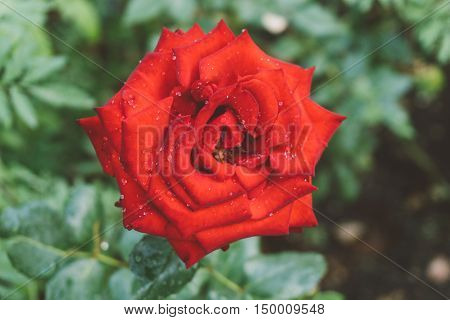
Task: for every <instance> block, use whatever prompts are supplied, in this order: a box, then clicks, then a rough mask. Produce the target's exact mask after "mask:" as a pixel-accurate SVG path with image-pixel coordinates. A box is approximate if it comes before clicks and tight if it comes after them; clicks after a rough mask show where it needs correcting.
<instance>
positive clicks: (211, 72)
mask: <svg viewBox="0 0 450 320" xmlns="http://www.w3.org/2000/svg"><path fill="white" fill-rule="evenodd" d="M280 68H281V69H283V70H284V71H285V72H286V74H287V81H288V85H289V87H290V88H291V90H294V89H295V88H296V87H297V85H298V84H299V83H307V82H308V80H307V79H311V71H307V70H305V69H303V68H301V67H299V66H296V65H293V64H290V63H286V62H283V61H280V60H277V59H275V58H272V57H271V56H269V55H267V54H266V53H264V52H263V51H262V50H261V49H260V48H259V47H258V46H257V45H256V44H255V43H254V42H253V40H252V39H251V37H250V35H249V34H248V32H247V31H244V32H243V33H242V34H240V35H239V36H238V37H236V39H235V40H233V41H232V42H230V44H228V45H227V46H226V47H224V48H222V49H220V50H219V51H217V52H216V53H214V54H212V55H210V56H208V57H206V58H203V59H202V60H201V61H200V79H201V80H204V81H211V82H215V83H217V84H218V85H219V86H225V85H229V84H231V83H234V82H236V81H237V79H238V76H241V77H242V76H246V75H249V74H255V73H257V72H259V71H261V70H264V69H280Z"/></svg>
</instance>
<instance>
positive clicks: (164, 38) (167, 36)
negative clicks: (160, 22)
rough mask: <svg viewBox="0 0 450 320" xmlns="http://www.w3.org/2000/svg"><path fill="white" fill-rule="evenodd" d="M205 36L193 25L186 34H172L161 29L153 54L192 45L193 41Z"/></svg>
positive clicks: (197, 26) (196, 25)
mask: <svg viewBox="0 0 450 320" xmlns="http://www.w3.org/2000/svg"><path fill="white" fill-rule="evenodd" d="M204 35H205V33H204V32H203V30H202V28H200V26H199V25H198V24H197V23H195V24H194V25H193V26H192V28H191V29H189V31H187V32H184V33H182V32H172V31H170V30H169V29H167V28H163V30H162V33H161V36H160V38H159V41H158V44H157V45H156V48H155V52H161V51H166V50H169V51H171V50H172V49H173V48H177V47H182V46H186V45H189V44H191V43H193V42H194V41H195V40H198V39H200V38H202V37H203V36H204Z"/></svg>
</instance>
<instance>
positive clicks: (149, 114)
mask: <svg viewBox="0 0 450 320" xmlns="http://www.w3.org/2000/svg"><path fill="white" fill-rule="evenodd" d="M172 101H173V98H172V97H168V98H166V99H164V100H161V101H159V102H158V103H157V104H156V106H150V107H148V108H146V109H144V110H142V111H141V112H139V113H135V114H133V115H131V116H130V117H128V118H127V119H126V120H124V121H123V123H122V133H123V134H122V149H121V161H122V162H123V164H124V165H125V167H126V169H127V170H128V171H129V172H130V173H131V175H132V176H133V178H134V179H136V180H137V181H138V182H139V183H140V184H141V186H142V187H143V188H147V185H148V178H149V175H150V173H151V172H152V171H153V167H154V166H155V163H156V162H157V157H158V154H159V153H160V149H161V148H162V142H163V136H164V129H166V127H167V126H168V124H169V114H170V113H169V112H170V108H171V106H172Z"/></svg>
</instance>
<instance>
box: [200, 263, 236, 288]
mask: <svg viewBox="0 0 450 320" xmlns="http://www.w3.org/2000/svg"><path fill="white" fill-rule="evenodd" d="M204 268H205V269H206V270H207V271H208V272H209V273H211V275H212V276H213V278H214V279H216V280H217V281H218V282H220V283H221V284H223V285H224V286H225V287H227V288H228V289H230V290H232V291H234V292H236V293H238V294H242V293H243V292H244V289H243V288H242V287H241V286H239V285H238V284H237V283H236V282H234V281H233V280H231V279H229V278H227V277H226V276H225V275H223V274H222V273H220V272H219V271H217V270H214V269H213V268H212V267H210V266H206V267H204Z"/></svg>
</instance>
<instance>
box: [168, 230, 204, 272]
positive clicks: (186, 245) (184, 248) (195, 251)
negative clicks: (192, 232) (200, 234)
mask: <svg viewBox="0 0 450 320" xmlns="http://www.w3.org/2000/svg"><path fill="white" fill-rule="evenodd" d="M166 230H167V237H168V240H169V242H170V244H171V245H172V247H173V249H174V250H175V251H176V253H177V255H178V256H179V257H180V259H181V260H183V262H184V263H185V265H186V268H189V267H191V266H192V265H194V264H195V263H197V262H198V261H199V260H200V259H201V258H203V257H204V256H205V255H206V251H205V249H203V247H202V246H201V245H200V244H199V243H198V241H197V240H196V239H195V238H192V239H185V238H183V237H182V236H181V235H180V233H179V232H178V231H177V229H176V228H174V227H173V226H171V225H167V229H166Z"/></svg>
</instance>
